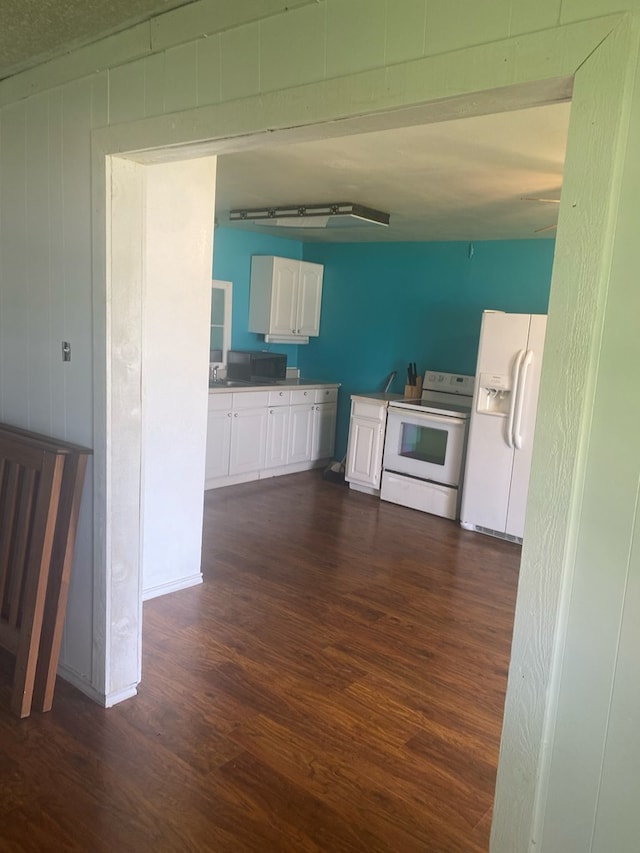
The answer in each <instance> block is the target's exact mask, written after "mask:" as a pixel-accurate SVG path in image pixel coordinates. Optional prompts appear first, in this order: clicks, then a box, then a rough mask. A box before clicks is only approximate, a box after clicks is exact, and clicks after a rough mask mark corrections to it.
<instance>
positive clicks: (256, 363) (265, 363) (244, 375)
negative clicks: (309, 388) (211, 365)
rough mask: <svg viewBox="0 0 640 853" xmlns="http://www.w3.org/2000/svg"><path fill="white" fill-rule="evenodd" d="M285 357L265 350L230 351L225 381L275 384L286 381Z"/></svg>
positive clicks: (282, 354)
mask: <svg viewBox="0 0 640 853" xmlns="http://www.w3.org/2000/svg"><path fill="white" fill-rule="evenodd" d="M286 376H287V356H286V355H285V354H284V353H279V352H269V351H266V350H248V349H230V350H228V352H227V379H233V380H235V381H240V382H276V381H278V380H279V379H286Z"/></svg>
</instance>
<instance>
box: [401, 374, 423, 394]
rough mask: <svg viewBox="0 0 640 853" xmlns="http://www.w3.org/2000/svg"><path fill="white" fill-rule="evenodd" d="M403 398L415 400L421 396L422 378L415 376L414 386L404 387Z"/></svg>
mask: <svg viewBox="0 0 640 853" xmlns="http://www.w3.org/2000/svg"><path fill="white" fill-rule="evenodd" d="M404 396H405V397H408V398H409V399H416V398H417V397H421V396H422V376H416V384H415V385H405V386H404Z"/></svg>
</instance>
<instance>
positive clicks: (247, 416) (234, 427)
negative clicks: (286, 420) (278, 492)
mask: <svg viewBox="0 0 640 853" xmlns="http://www.w3.org/2000/svg"><path fill="white" fill-rule="evenodd" d="M267 414H268V413H267V409H241V410H240V411H239V412H234V413H233V418H232V421H231V449H230V453H229V474H230V475H231V476H232V477H233V476H234V475H235V474H248V473H250V472H251V471H259V470H260V469H261V468H264V459H265V447H266V444H267Z"/></svg>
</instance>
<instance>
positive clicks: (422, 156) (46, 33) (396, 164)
mask: <svg viewBox="0 0 640 853" xmlns="http://www.w3.org/2000/svg"><path fill="white" fill-rule="evenodd" d="M191 2H194V0H64V3H61V2H60V0H0V15H1V20H2V27H1V28H0V79H3V78H5V77H8V76H11V75H12V74H15V73H17V72H19V71H22V70H25V69H28V68H30V67H33V66H35V65H37V64H39V63H41V62H44V61H46V60H47V59H50V58H52V57H54V56H59V55H61V54H64V53H66V52H67V51H68V50H71V49H73V48H76V47H79V46H81V45H86V44H90V43H91V42H92V41H95V40H97V39H99V38H102V37H104V36H106V35H109V34H111V33H114V32H117V31H118V30H121V29H124V28H126V27H128V26H131V25H133V24H136V23H139V22H141V21H144V20H149V19H150V18H153V17H155V16H156V15H159V14H162V13H164V12H167V11H168V10H170V9H174V8H176V7H178V6H184V5H188V4H189V3H191ZM34 23H35V25H34ZM568 121H569V104H568V103H560V104H558V103H556V104H553V105H551V106H541V107H535V108H532V109H528V110H520V111H512V112H503V113H499V114H494V115H486V116H476V117H471V118H464V119H454V120H449V121H445V122H440V123H433V124H426V125H420V126H411V127H405V128H401V129H394V130H384V131H377V132H374V133H363V134H360V135H350V136H344V137H338V138H336V137H334V138H331V139H325V140H323V141H318V142H304V143H296V144H291V145H281V146H274V147H269V148H258V149H253V150H249V151H243V152H241V153H237V154H228V155H224V156H221V157H220V158H219V163H218V182H217V199H216V214H217V219H218V222H219V223H221V224H224V223H225V221H226V218H227V215H228V211H229V210H230V209H234V208H242V207H247V206H256V207H261V206H265V207H267V206H274V205H289V204H295V205H301V204H318V203H322V202H352V203H356V204H361V205H366V206H367V207H373V208H376V209H379V210H382V211H384V212H387V213H389V214H390V215H391V221H390V225H389V227H388V228H384V227H376V228H372V227H368V228H349V229H346V230H345V231H341V230H339V229H315V228H314V229H309V228H304V229H291V228H287V229H283V228H280V229H272V228H265V227H260V226H254V228H253V230H260V231H262V232H263V233H273V234H277V235H279V236H282V235H283V234H284V235H285V236H290V237H292V238H295V239H301V240H305V241H313V240H324V241H327V240H329V241H332V242H340V241H343V242H347V241H348V242H353V241H367V240H376V241H378V240H387V241H389V240H391V241H400V240H402V241H404V240H417V241H423V240H491V239H517V238H527V239H529V238H535V237H540V238H544V237H552V236H553V233H554V232H553V231H552V230H544V231H542V232H539V233H536V232H538V229H545V228H547V226H550V225H553V224H554V223H555V222H556V220H557V214H558V205H557V204H550V203H542V202H535V201H524V200H523V198H524V197H534V198H535V197H544V198H559V195H560V188H561V184H562V171H563V165H564V153H565V145H566V137H567V127H568ZM235 227H245V228H246V227H247V226H242V225H239V226H235Z"/></svg>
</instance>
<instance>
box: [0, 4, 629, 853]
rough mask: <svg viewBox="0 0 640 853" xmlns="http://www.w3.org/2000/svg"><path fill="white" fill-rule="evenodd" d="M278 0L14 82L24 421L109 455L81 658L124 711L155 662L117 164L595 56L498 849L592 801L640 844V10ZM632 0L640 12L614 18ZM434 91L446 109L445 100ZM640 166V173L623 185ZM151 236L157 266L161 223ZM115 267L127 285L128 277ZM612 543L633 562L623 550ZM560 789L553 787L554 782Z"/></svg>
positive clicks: (9, 231)
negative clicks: (142, 650)
mask: <svg viewBox="0 0 640 853" xmlns="http://www.w3.org/2000/svg"><path fill="white" fill-rule="evenodd" d="M286 7H288V8H289V11H284V10H285V8H286ZM256 8H257V4H254V3H239V2H237V0H200V2H197V3H194V4H191V5H190V6H188V7H186V8H185V9H182V10H177V11H175V12H171V13H168V14H167V15H164V16H161V17H159V18H157V19H155V20H154V21H153V22H152V23H151V24H145V25H140V26H139V27H135V28H133V29H132V30H129V31H127V32H125V33H122V34H119V35H117V36H113V37H112V38H110V39H106V40H105V41H104V42H102V43H100V44H98V45H95V46H93V47H91V48H87V49H83V50H79V51H75V52H74V53H72V54H69V55H68V56H66V57H63V58H61V59H59V60H56V61H53V62H51V63H48V64H47V65H46V66H43V67H41V68H39V69H35V70H33V71H31V72H26V73H24V74H22V75H19V76H18V77H15V78H11V79H9V80H7V81H3V82H2V83H0V419H4V420H7V421H10V422H12V423H16V424H20V425H24V426H27V427H33V428H38V429H43V430H45V431H47V432H51V433H52V434H54V435H56V436H59V437H62V438H69V439H72V440H74V441H79V442H82V443H85V444H86V443H88V444H92V445H93V447H94V451H95V456H94V468H93V482H92V483H90V486H92V487H93V491H92V493H90V497H89V498H88V499H87V500H88V501H89V505H86V504H85V507H84V508H83V519H82V530H81V535H80V541H79V549H78V556H77V560H76V566H75V572H74V580H73V589H72V593H71V598H70V601H69V612H70V613H73V614H74V617H77V618H74V622H73V625H71V624H70V623H69V622H68V623H67V632H66V637H65V648H64V653H63V655H64V656H63V660H64V665H65V667H66V669H65V671H66V673H67V675H68V676H69V677H71V678H73V679H74V680H75V681H76V683H78V684H80V685H81V686H82V688H83V689H85V690H86V691H87V692H89V693H91V694H92V695H94V696H95V697H96V698H98V699H100V700H101V701H105V702H107V703H108V702H110V701H115V700H116V699H117V698H119V697H120V698H121V697H122V696H123V695H126V693H127V690H129V689H130V688H131V687H132V685H133V687H135V680H136V675H137V674H136V672H135V671H132V668H131V665H130V664H131V659H132V657H133V658H136V659H139V650H136V649H135V644H136V642H137V641H138V629H139V624H140V618H139V577H140V576H139V566H138V565H137V561H138V560H139V538H138V537H139V532H140V519H139V516H138V515H137V513H138V512H139V496H140V471H139V464H140V444H141V435H142V433H141V420H140V407H141V398H140V364H141V346H140V345H141V337H140V334H138V335H137V337H136V335H134V334H132V333H131V330H132V329H133V328H136V327H135V323H137V324H138V325H137V329H138V331H139V330H140V323H141V302H140V300H139V299H138V298H137V297H136V296H135V294H133V295H132V296H130V298H127V294H126V285H127V281H126V277H125V278H122V279H119V277H118V274H117V273H118V270H117V269H116V268H117V265H118V263H119V262H118V259H117V258H113V257H111V255H110V254H109V252H108V249H109V247H110V245H111V241H112V239H113V236H114V235H113V234H112V233H109V234H108V238H109V239H107V238H106V237H105V235H107V233H108V228H107V216H106V210H107V207H108V206H111V207H113V206H114V205H115V206H116V207H117V205H118V204H119V203H120V199H119V197H118V192H119V191H120V189H121V188H122V186H121V185H120V184H119V183H118V182H115V183H114V184H113V186H112V185H111V173H110V166H109V162H108V158H109V156H110V155H117V154H119V153H122V152H128V151H136V150H141V149H153V148H156V147H166V148H169V147H170V146H179V145H186V144H188V143H190V142H194V141H195V142H202V143H203V148H202V151H204V152H207V153H222V152H224V151H225V150H227V151H228V150H234V147H240V146H242V145H259V144H260V143H261V142H263V141H266V138H268V139H269V140H272V139H274V140H275V139H278V138H279V136H280V138H290V139H292V141H293V140H295V139H300V138H304V137H305V135H306V138H314V137H317V136H321V135H323V134H327V135H328V134H338V133H340V132H353V131H356V130H358V129H363V128H370V127H373V126H375V125H378V126H381V125H384V123H385V122H386V126H387V127H389V126H393V122H396V123H397V124H400V123H402V122H403V121H406V122H410V121H425V120H433V119H434V118H444V117H447V116H458V115H464V114H468V113H473V112H474V111H475V112H482V111H491V109H494V110H500V109H505V108H507V107H508V106H509V105H511V106H526V105H527V104H533V103H536V102H537V101H539V100H545V99H546V98H552V97H553V94H552V93H553V91H554V87H557V88H555V91H557V92H566V84H565V81H566V79H567V78H569V77H571V76H572V75H573V74H574V73H575V72H576V71H577V70H578V69H584V70H585V72H586V71H587V70H588V68H589V67H591V68H592V69H593V68H596V67H599V70H600V72H601V73H600V75H598V74H596V73H595V72H592V73H591V75H589V74H586V75H583V78H582V79H583V80H588V81H590V84H591V85H593V86H594V87H595V88H596V90H597V92H598V98H596V99H593V100H590V99H589V98H587V97H586V95H587V91H586V88H583V89H580V87H578V89H577V90H576V95H575V99H574V104H573V109H572V119H571V121H572V127H573V128H576V130H575V132H574V142H573V153H572V154H571V155H570V156H571V157H572V158H576V159H575V160H574V162H575V167H574V168H573V169H572V170H571V174H572V177H571V179H570V180H569V181H568V182H567V185H566V186H565V189H564V191H563V200H562V204H561V209H560V228H559V231H558V244H557V254H558V260H559V261H560V260H562V263H558V264H557V265H556V266H557V272H556V271H554V281H553V286H552V304H553V306H554V308H553V312H552V315H551V316H550V322H549V329H548V338H547V350H546V355H545V375H544V376H543V386H542V393H541V408H540V412H539V416H538V434H539V439H537V446H538V447H539V448H540V449H538V450H537V451H535V457H534V476H533V478H532V488H533V489H534V491H535V500H534V501H533V503H532V508H531V512H530V517H529V519H528V525H529V526H528V533H527V547H526V549H525V552H524V558H523V564H522V568H521V576H520V577H521V580H520V594H519V605H518V607H519V615H518V620H517V623H516V633H515V636H514V655H513V661H512V666H511V672H510V685H509V702H508V706H507V717H506V720H505V733H504V737H503V749H502V758H501V765H500V782H499V790H498V799H497V803H496V819H495V825H494V837H493V850H494V853H520V851H525V850H527V849H528V847H529V845H530V841H531V834H532V832H533V831H534V829H535V831H536V833H537V838H536V840H537V841H539V842H540V843H538V844H537V846H536V849H541V850H544V851H547V853H556V851H560V850H562V853H567V850H568V849H570V848H566V847H565V846H564V839H565V838H574V839H581V838H582V837H583V836H582V834H581V833H582V830H583V827H584V825H585V824H584V818H585V815H587V816H588V817H587V819H588V823H589V825H590V826H591V827H592V830H593V831H592V834H591V841H589V842H587V843H589V844H591V849H592V850H593V851H596V853H605V851H606V853H610V851H612V850H616V846H615V844H616V841H619V840H620V838H623V839H625V841H624V843H627V842H626V840H628V839H630V838H631V839H633V838H637V837H638V833H637V814H636V811H637V809H634V807H633V803H629V802H628V800H627V790H628V789H626V788H625V785H626V784H627V783H628V781H629V779H631V778H633V774H632V772H631V770H630V768H632V767H633V766H636V767H637V766H638V764H640V747H639V745H638V743H637V739H633V732H632V730H631V729H632V727H631V726H630V725H629V722H628V721H629V720H632V719H634V718H635V717H637V696H636V693H635V692H634V689H633V686H632V684H631V683H630V682H629V678H633V671H634V667H633V664H634V658H635V655H634V645H633V644H634V640H635V634H634V630H633V627H632V626H633V624H634V617H635V622H636V623H637V613H636V610H635V608H636V606H637V596H636V590H637V577H638V562H637V554H636V548H635V545H634V543H635V540H634V539H633V530H634V528H633V523H634V515H633V513H630V512H628V511H626V512H624V513H622V514H618V515H617V516H616V513H615V510H616V509H618V508H619V507H620V506H621V505H623V504H624V505H625V507H626V504H628V503H629V501H633V494H634V492H633V483H634V482H635V483H636V486H637V478H638V455H639V454H638V442H639V441H640V436H639V434H638V430H637V418H636V419H635V420H634V421H633V425H634V429H633V430H632V429H631V428H630V426H629V424H630V421H629V420H628V419H627V418H626V417H625V418H624V419H623V420H622V421H620V422H619V423H618V426H615V424H614V432H612V431H611V423H610V419H608V418H609V412H610V409H609V408H608V406H607V404H608V402H609V398H608V394H607V393H604V389H607V388H609V387H611V388H613V389H617V390H618V391H620V392H624V394H625V400H626V404H627V409H626V411H627V412H629V413H631V414H634V415H635V414H636V413H637V406H638V402H639V400H640V389H639V388H638V385H637V382H636V383H635V384H633V383H629V382H625V383H623V385H622V386H621V385H620V383H619V382H618V376H625V377H626V378H628V375H629V372H628V366H629V365H634V364H637V363H638V358H637V355H638V354H637V352H636V349H634V347H633V346H632V343H633V342H634V341H637V339H638V335H637V328H636V329H635V332H634V330H633V328H632V323H633V320H634V318H635V317H637V312H635V311H630V310H627V311H626V313H625V311H624V305H625V304H627V303H629V304H630V305H631V306H632V307H633V308H635V307H636V306H635V302H634V301H633V294H634V293H635V294H636V299H637V283H636V282H635V279H634V276H633V271H634V270H635V266H636V265H635V262H634V261H633V258H634V254H635V247H636V243H637V233H636V230H637V222H638V220H639V219H640V193H639V192H638V191H637V190H638V172H639V169H640V165H639V164H638V158H637V154H636V151H637V144H635V143H637V139H636V137H637V130H633V134H634V135H633V137H632V138H633V140H634V145H629V146H628V147H627V146H626V137H627V129H628V126H629V121H630V119H632V122H631V127H632V128H636V126H637V121H638V116H640V93H639V92H638V88H636V90H635V91H634V90H633V89H632V88H630V86H629V80H628V76H627V74H628V70H629V69H635V62H636V58H637V51H638V44H639V43H640V37H639V27H638V13H639V12H640V2H638V0H619V2H616V0H588V2H585V0H548V2H545V3H539V4H532V3H531V2H530V0H499V2H496V0H482V2H478V0H456V2H447V3H444V2H441V0H373V2H372V1H371V0H322V2H307V0H299V2H298V0H287V2H286V4H285V2H284V0H265V2H263V3H261V4H259V9H260V12H256V11H255V10H256ZM618 10H620V11H625V10H629V11H631V12H632V13H633V15H632V16H631V17H629V16H627V17H624V16H616V15H611V17H609V18H601V19H596V17H595V16H598V15H603V16H604V15H609V14H610V13H612V12H617V11H618ZM612 34H615V49H613V50H611V49H610V46H611V44H612ZM603 48H604V49H603ZM539 81H544V83H543V84H542V85H541V84H540V82H539ZM478 93H480V94H478ZM429 102H434V103H435V104H436V106H434V107H433V108H431V107H426V108H424V107H423V105H424V104H428V103H429ZM405 109H406V110H407V112H406V113H404V112H403V110H405ZM352 116H363V118H360V119H358V120H354V121H350V120H349V117H352ZM342 119H346V123H345V124H341V123H340V122H341V120H342ZM325 122H328V123H329V124H324V123H325ZM305 127H306V128H307V130H305ZM98 128H106V129H105V130H101V131H99V130H97V129H98ZM287 128H300V130H297V131H286V129H287ZM92 131H93V135H92ZM265 131H269V133H265ZM274 131H275V132H274ZM243 137H246V138H243ZM209 139H216V140H220V141H219V142H218V143H216V144H215V145H213V146H211V145H209V144H208V143H207V142H206V141H207V140H209ZM594 141H596V142H597V143H598V144H597V145H594V144H593V142H594ZM191 154H193V152H191ZM176 156H177V157H179V156H180V155H179V153H177V154H176ZM131 170H132V172H136V168H135V165H134V166H132V167H131ZM623 174H624V177H625V182H626V183H628V185H629V187H630V189H629V191H628V192H627V193H626V194H623V195H622V196H621V195H620V192H619V190H620V179H621V176H622V175H623ZM130 177H132V178H135V175H132V176H130ZM138 177H139V176H138ZM134 185H135V186H134V190H133V193H132V194H133V196H136V195H137V196H138V197H139V195H140V193H139V189H140V187H139V185H138V184H136V181H134ZM107 188H108V190H107ZM112 190H113V191H114V195H113V196H112ZM127 191H128V190H127ZM118 228H122V224H121V223H120V224H119V223H118V222H117V221H116V222H114V224H113V229H114V230H116V231H117V229H118ZM129 232H130V233H129V238H128V239H129V248H130V249H131V251H132V256H133V257H132V261H133V262H135V256H136V245H137V246H138V247H139V246H140V245H142V243H141V241H142V234H141V226H139V225H136V226H135V227H134V228H133V229H129ZM564 235H567V236H566V237H565V236H564ZM120 238H121V239H122V240H123V241H124V242H125V243H126V239H125V238H126V235H125V234H120ZM137 254H138V255H140V251H139V249H138V251H137ZM138 261H139V262H141V259H140V258H138ZM134 266H135V263H134ZM136 276H137V273H136ZM115 280H119V282H120V285H121V287H120V290H117V289H116V291H113V290H111V289H108V287H107V285H108V283H113V281H115ZM140 280H141V279H140ZM613 296H615V298H613ZM608 300H609V307H608V308H607V301H608ZM61 340H69V341H71V345H72V353H73V356H72V362H71V364H70V365H62V363H61V360H59V359H60V349H59V348H60V341H61ZM629 356H631V357H629ZM568 379H570V382H569V381H568ZM545 389H546V390H545ZM620 396H622V394H619V395H618V399H619V398H620ZM606 424H609V430H608V431H607V430H605V428H604V427H605V425H606ZM605 437H606V441H605ZM536 460H537V461H536ZM612 460H613V462H614V463H615V464H614V465H613V466H612V465H611V464H610V462H611V461H612ZM622 462H624V464H622ZM136 465H137V466H138V467H137V469H136ZM536 466H538V467H537V470H536ZM612 468H613V469H615V470H616V471H618V472H620V473H622V472H624V477H623V485H624V488H623V489H621V490H620V491H619V492H618V491H616V490H612V489H611V487H610V472H611V470H612ZM634 478H635V480H634ZM545 492H548V493H549V494H550V495H551V497H552V500H545ZM612 494H613V495H620V499H619V500H618V499H617V498H616V501H612V500H611V495H612ZM91 501H93V507H91V505H90V504H91ZM92 509H93V517H92V512H91V510H92ZM627 509H628V508H627ZM605 516H606V518H607V523H606V524H600V526H599V527H598V526H597V525H598V524H599V519H601V518H603V517H605ZM594 531H597V534H598V535H597V537H594V536H593V533H594ZM594 538H595V542H596V543H597V546H598V547H597V549H595V548H594V547H592V545H593V543H594ZM601 554H611V555H614V556H613V557H611V560H612V561H613V562H612V564H611V565H608V564H607V562H606V559H605V560H601V559H600V556H599V555H601ZM625 554H626V557H625ZM630 554H631V555H633V557H632V558H630V557H629V555H630ZM561 591H562V592H563V595H562V597H561V595H560V594H561ZM603 591H606V592H607V596H606V597H605V596H603V595H602V593H603ZM558 614H559V620H557V619H556V616H557V615H558ZM585 616H590V617H591V618H584V617H585ZM594 617H595V618H594ZM594 637H596V638H599V640H600V641H601V643H603V644H604V646H605V648H603V647H602V646H599V645H598V643H595V644H594V647H595V648H596V649H597V650H598V651H600V652H602V653H601V654H598V656H597V658H590V657H589V655H587V654H585V653H584V649H585V648H589V647H590V646H591V643H592V640H593V638H594ZM132 645H133V647H134V650H133V652H132ZM593 661H595V663H596V666H595V667H594V666H592V662H593ZM581 673H588V674H589V681H588V683H587V684H585V681H584V679H582V678H580V675H581ZM614 675H615V677H614ZM585 687H586V688H587V689H585ZM602 691H604V693H605V694H606V697H607V698H606V701H605V702H604V703H603V704H601V705H599V706H598V714H597V715H596V718H595V723H594V725H595V726H596V728H597V738H596V739H595V741H594V740H593V739H590V738H589V737H588V736H587V732H588V731H590V730H589V728H588V727H585V726H584V725H581V726H572V725H571V721H572V719H575V717H576V715H578V716H579V718H580V719H581V720H583V719H584V717H583V715H584V712H585V708H589V703H588V702H587V704H585V701H584V700H585V697H586V698H587V699H594V698H597V696H598V695H600V694H601V693H602ZM607 709H608V710H607ZM603 711H604V713H602V712H603ZM594 743H595V744H596V748H597V750H599V756H600V762H599V763H598V760H597V758H598V756H597V755H596V754H595V753H594V752H593V749H594V746H593V744H594ZM585 757H586V759H588V760H585ZM594 759H595V760H594ZM618 768H622V770H621V772H618ZM566 779H570V780H571V783H570V784H562V780H566ZM547 790H548V791H549V792H554V796H553V797H551V796H550V797H548V798H545V791H547ZM536 791H538V793H539V795H540V796H539V800H538V802H539V814H538V817H539V819H538V821H537V822H536V823H535V826H534V824H533V823H532V821H533V803H534V796H535V794H536ZM555 792H557V794H558V796H557V797H556V796H555ZM574 794H575V796H574ZM574 830H575V832H574ZM583 849H584V848H582V849H581V850H580V853H583ZM622 849H623V850H624V848H622ZM625 853H626V851H625Z"/></svg>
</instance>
